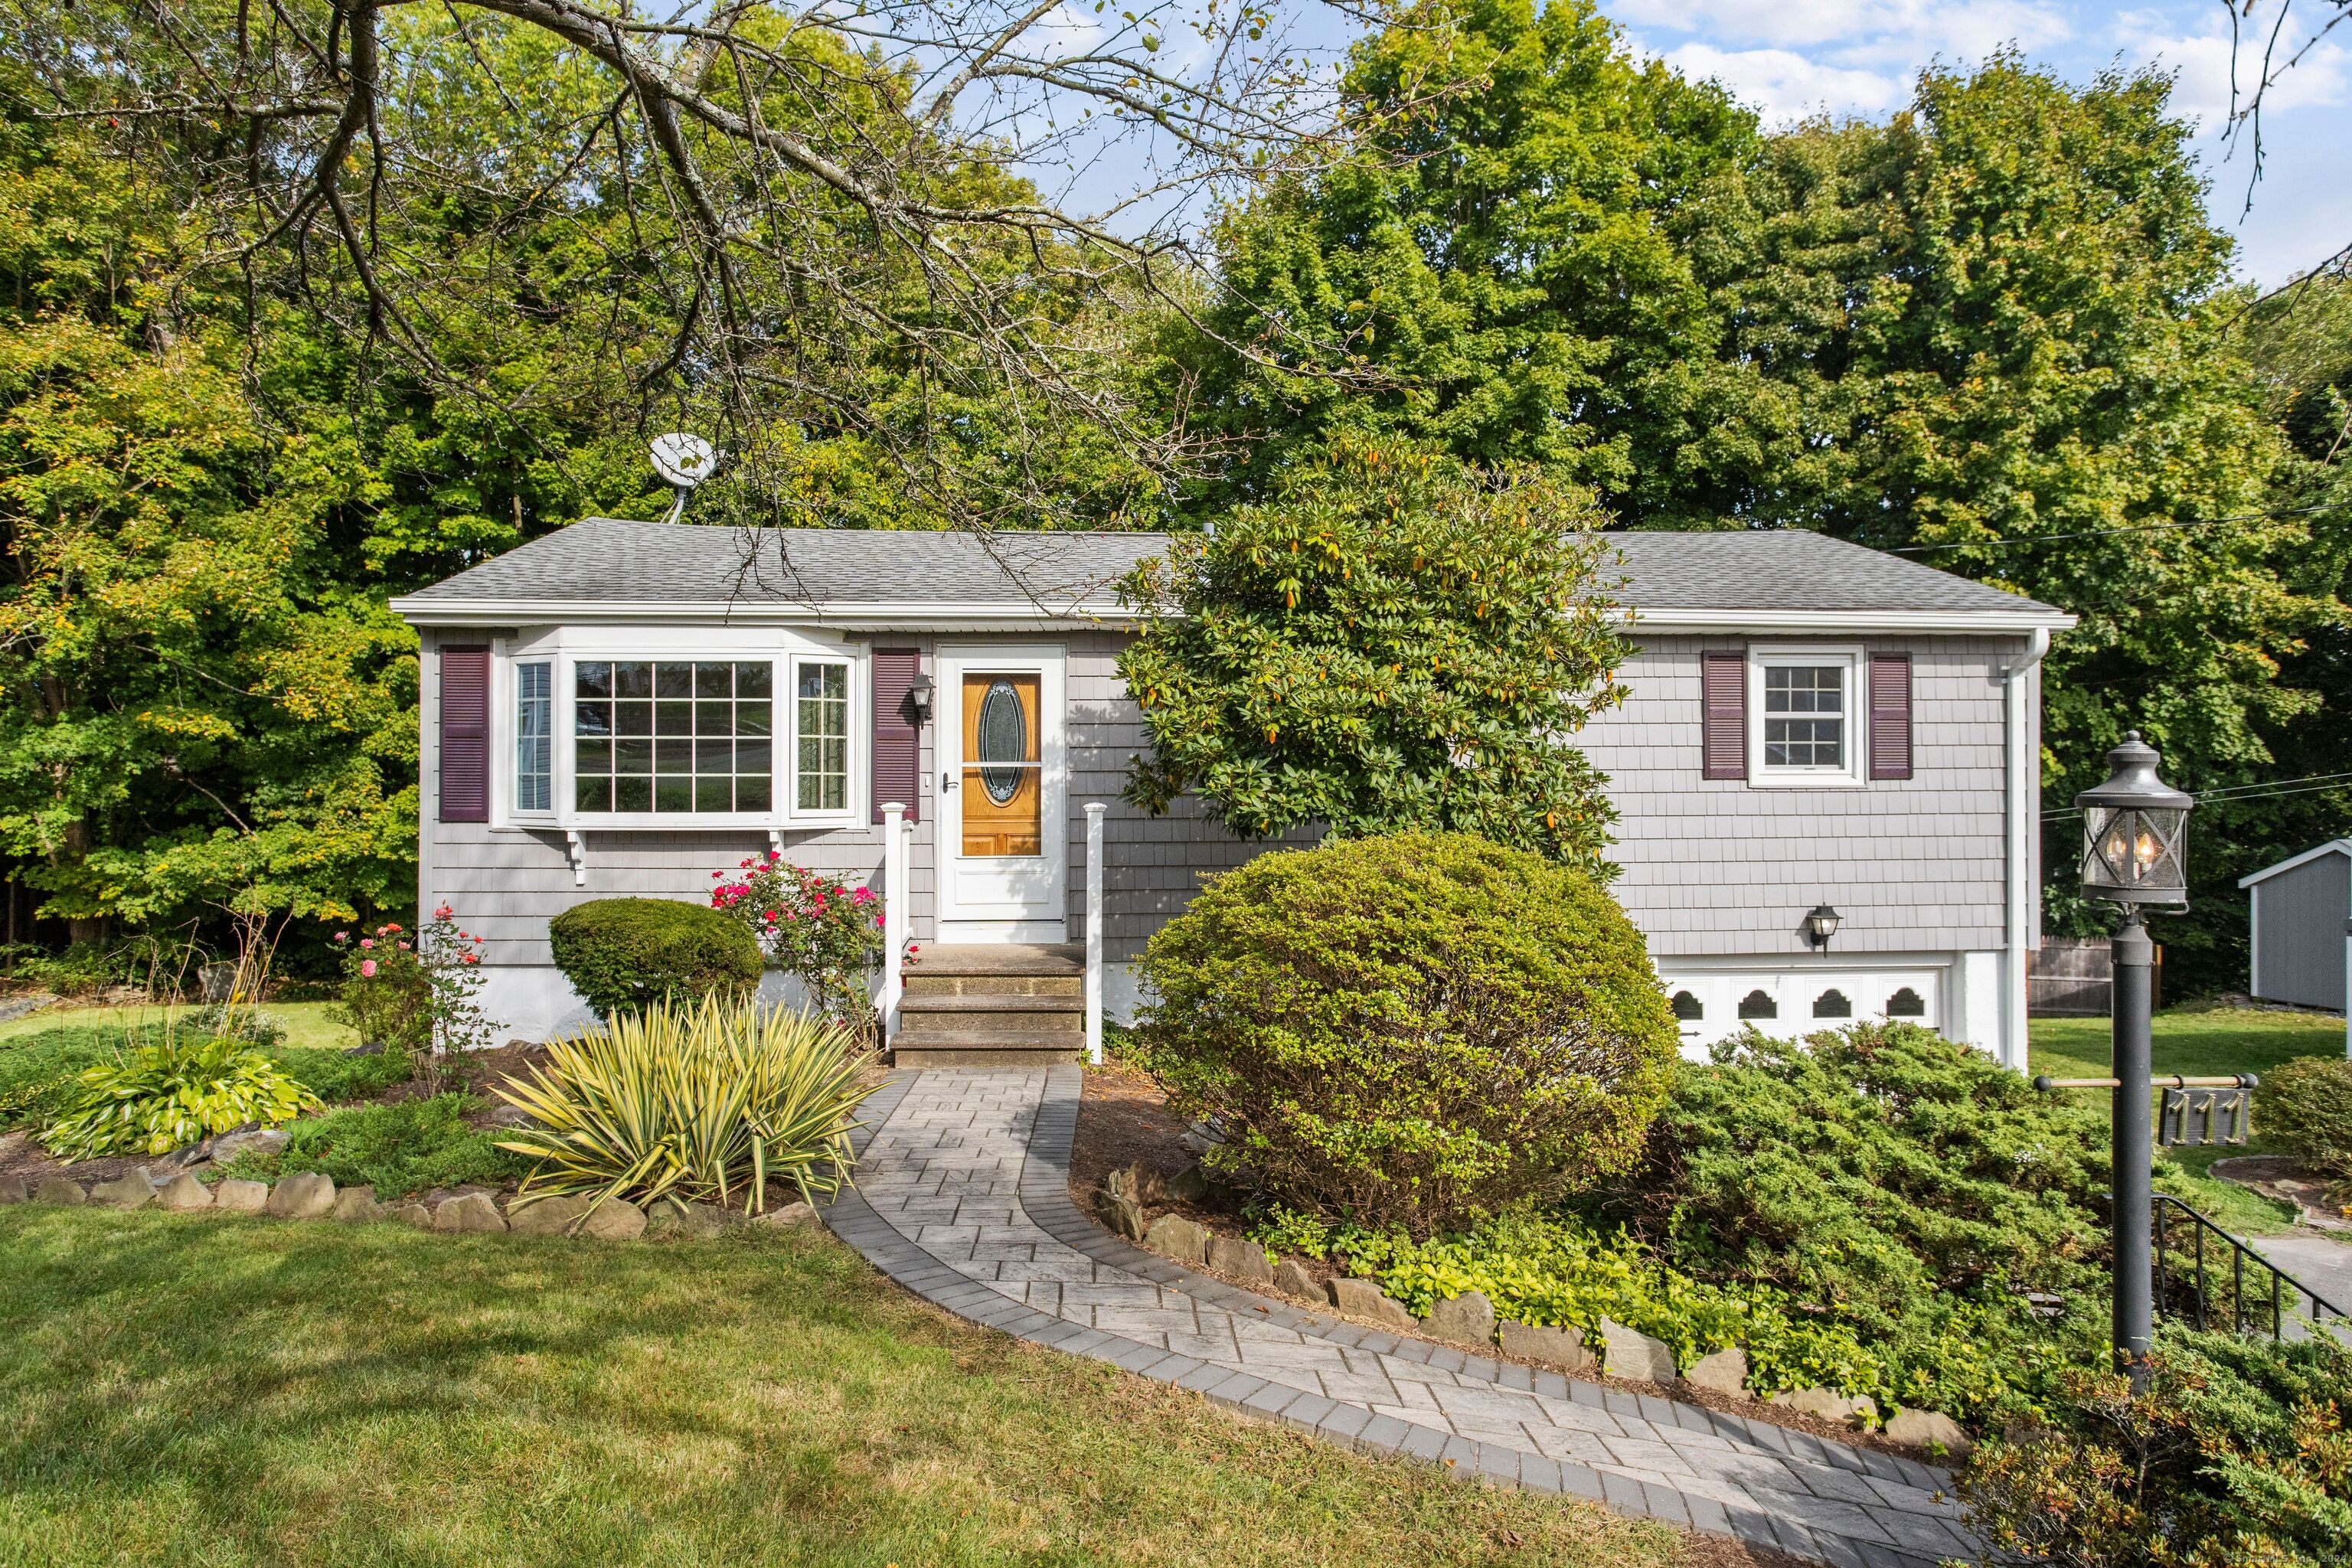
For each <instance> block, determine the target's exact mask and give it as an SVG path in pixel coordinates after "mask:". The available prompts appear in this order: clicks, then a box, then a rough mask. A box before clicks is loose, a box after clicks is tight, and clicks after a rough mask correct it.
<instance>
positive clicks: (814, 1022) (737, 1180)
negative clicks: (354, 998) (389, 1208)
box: [496, 996, 875, 1214]
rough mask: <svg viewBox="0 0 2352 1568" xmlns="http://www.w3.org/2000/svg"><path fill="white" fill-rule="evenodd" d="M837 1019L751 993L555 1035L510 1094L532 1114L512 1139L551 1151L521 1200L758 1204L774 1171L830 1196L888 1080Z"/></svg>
mask: <svg viewBox="0 0 2352 1568" xmlns="http://www.w3.org/2000/svg"><path fill="white" fill-rule="evenodd" d="M864 1065H865V1063H864V1058H863V1057H862V1055H861V1054H860V1053H859V1052H858V1051H857V1050H856V1040H855V1037H853V1036H852V1035H851V1034H850V1032H849V1031H848V1030H846V1029H844V1028H842V1027H841V1026H839V1025H837V1024H833V1023H829V1022H826V1021H824V1020H822V1019H818V1018H814V1017H810V1016H806V1015H803V1014H788V1013H784V1012H782V1011H781V1010H779V1009H774V1008H770V1009H764V1010H763V1009H762V1008H761V1006H760V1005H759V1004H758V1003H757V1002H756V1001H755V1000H752V999H751V998H742V999H734V998H729V997H724V996H712V997H709V998H706V999H705V1000H704V1001H702V1002H701V1003H700V1004H698V1005H694V1006H690V1007H677V1006H673V1005H667V1004H659V1003H657V1004H656V1005H653V1006H650V1007H647V1008H646V1010H645V1011H644V1012H643V1013H640V1014H637V1015H635V1016H621V1017H616V1018H614V1019H611V1020H610V1021H608V1022H606V1023H604V1024H603V1025H600V1026H597V1027H596V1028H595V1029H593V1030H592V1031H590V1032H589V1033H587V1034H585V1035H583V1036H582V1037H579V1038H577V1039H572V1040H560V1041H558V1042H556V1043H555V1044H554V1045H552V1046H550V1047H548V1059H547V1061H546V1063H545V1064H544V1065H542V1066H540V1067H537V1068H533V1069H532V1070H531V1078H530V1082H528V1083H526V1082H523V1081H521V1080H520V1079H507V1081H506V1085H505V1087H504V1088H501V1089H498V1090H497V1091H496V1092H497V1093H498V1095H499V1098H500V1099H502V1100H506V1101H507V1103H509V1105H512V1106H515V1107H517V1108H518V1109H520V1110H522V1111H523V1112H524V1113H525V1114H526V1115H528V1116H530V1118H531V1119H532V1121H533V1122H534V1123H535V1125H532V1126H529V1127H524V1128H520V1129H519V1130H518V1131H516V1133H515V1135H514V1136H513V1137H512V1138H509V1139H508V1140H506V1141H504V1142H501V1143H500V1144H499V1147H500V1148H502V1149H511V1150H513V1151H514V1152H517V1153H519V1154H528V1155H530V1156H532V1157H533V1158H535V1159H537V1160H538V1161H539V1162H540V1164H539V1167H538V1169H536V1170H535V1171H533V1172H532V1173H531V1174H530V1176H529V1177H528V1178H527V1179H526V1180H525V1181H524V1183H523V1187H522V1193H521V1194H520V1198H519V1199H518V1201H519V1202H526V1203H527V1202H530V1201H531V1200H533V1199H537V1198H547V1197H556V1196H559V1195H562V1194H573V1193H590V1194H595V1196H596V1199H597V1201H598V1202H600V1203H601V1202H603V1201H604V1199H606V1198H615V1197H618V1198H629V1199H632V1200H634V1201H636V1202H639V1203H647V1204H650V1203H656V1202H665V1201H666V1202H668V1203H671V1204H680V1203H684V1202H687V1201H688V1200H711V1201H716V1202H718V1203H719V1204H721V1205H736V1204H740V1205H741V1206H742V1208H743V1210H744V1212H745V1213H747V1214H756V1213H758V1212H759V1211H760V1210H761V1208H762V1207H764V1206H765V1205H766V1194H767V1185H768V1181H769V1179H770V1178H771V1177H775V1178H778V1179H780V1180H789V1181H790V1182H792V1184H793V1185H794V1186H795V1187H797V1188H799V1189H800V1194H801V1195H802V1196H803V1198H806V1199H808V1200H809V1201H811V1202H815V1201H816V1200H818V1199H820V1198H825V1197H830V1196H832V1195H833V1194H834V1193H835V1192H836V1191H838V1190H839V1189H840V1186H841V1184H842V1183H843V1182H844V1181H845V1180H847V1179H848V1176H849V1170H850V1166H851V1165H852V1164H853V1163H854V1162H855V1156H854V1155H853V1154H852V1153H851V1152H850V1147H849V1133H850V1131H851V1129H852V1128H853V1127H854V1126H856V1123H855V1122H853V1121H851V1120H850V1115H851V1112H853V1111H855V1110H856V1109H857V1104H858V1102H859V1101H860V1100H864V1099H865V1098H866V1095H868V1094H870V1093H871V1092H873V1089H874V1087H875V1086H874V1085H873V1084H871V1083H861V1082H860V1081H859V1079H860V1077H861V1076H862V1072H861V1069H862V1068H863V1067H864Z"/></svg>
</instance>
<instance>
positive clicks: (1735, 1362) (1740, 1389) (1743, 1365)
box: [1683, 1345, 1748, 1399]
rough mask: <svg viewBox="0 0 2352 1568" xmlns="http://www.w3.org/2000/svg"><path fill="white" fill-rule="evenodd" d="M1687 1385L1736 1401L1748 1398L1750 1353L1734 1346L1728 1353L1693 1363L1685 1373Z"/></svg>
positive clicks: (1715, 1353)
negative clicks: (1705, 1389)
mask: <svg viewBox="0 0 2352 1568" xmlns="http://www.w3.org/2000/svg"><path fill="white" fill-rule="evenodd" d="M1683 1381H1684V1382H1685V1383H1689V1384H1696V1385H1697V1386H1699V1387H1701V1388H1711V1389H1713V1390H1714V1391H1715V1392H1716V1393H1717V1394H1729V1395H1731V1397H1732V1398H1734V1399H1745V1398H1747V1397H1748V1352H1746V1351H1744V1350H1741V1349H1740V1348H1739V1347H1738V1346H1737V1345H1734V1346H1732V1347H1731V1349H1729V1350H1727V1351H1717V1352H1714V1353H1713V1354H1711V1355H1703V1356H1701V1357H1699V1358H1698V1360H1696V1361H1695V1362H1693V1363H1691V1369H1690V1370H1689V1371H1688V1372H1686V1373H1683Z"/></svg>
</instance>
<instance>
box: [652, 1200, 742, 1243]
mask: <svg viewBox="0 0 2352 1568" xmlns="http://www.w3.org/2000/svg"><path fill="white" fill-rule="evenodd" d="M740 1223H741V1216H740V1215H738V1214H737V1213H736V1212H735V1211H734V1210H733V1209H722V1208H719V1206H717V1205H714V1204H685V1205H678V1204H667V1203H660V1204H656V1205H653V1206H652V1207H651V1208H650V1209H648V1210H646V1235H647V1236H667V1235H671V1234H676V1235H678V1236H684V1237H692V1238H693V1239H694V1240H696V1241H709V1239H710V1238H711V1237H714V1236H717V1235H718V1234H719V1232H720V1231H722V1230H725V1229H726V1228H727V1227H728V1226H730V1225H736V1224H740Z"/></svg>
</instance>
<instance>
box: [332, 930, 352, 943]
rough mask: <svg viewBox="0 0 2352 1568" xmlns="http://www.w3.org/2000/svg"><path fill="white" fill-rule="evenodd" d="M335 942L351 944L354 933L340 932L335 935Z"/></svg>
mask: <svg viewBox="0 0 2352 1568" xmlns="http://www.w3.org/2000/svg"><path fill="white" fill-rule="evenodd" d="M335 940H336V941H337V942H349V941H351V940H352V933H351V932H349V931H337V932H336V933H335Z"/></svg>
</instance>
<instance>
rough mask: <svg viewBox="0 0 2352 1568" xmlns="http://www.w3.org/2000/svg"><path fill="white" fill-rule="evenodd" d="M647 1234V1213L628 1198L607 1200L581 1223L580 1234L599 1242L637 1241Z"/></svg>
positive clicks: (591, 1211) (592, 1210)
mask: <svg viewBox="0 0 2352 1568" xmlns="http://www.w3.org/2000/svg"><path fill="white" fill-rule="evenodd" d="M645 1233H646V1211H645V1210H643V1209H641V1208H639V1207H638V1206H637V1205H635V1204H633V1203H631V1202H629V1201H628V1200H627V1199H626V1198H606V1199H605V1200H604V1202H603V1203H601V1204H598V1205H596V1206H595V1207H594V1208H593V1209H590V1210H589V1211H588V1217H587V1218H585V1219H583V1220H582V1221H581V1222H580V1234H581V1235H583V1236H585V1237H593V1238H594V1239H596V1240H598V1241H635V1240H636V1239H637V1237H641V1236H643V1235H645Z"/></svg>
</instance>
